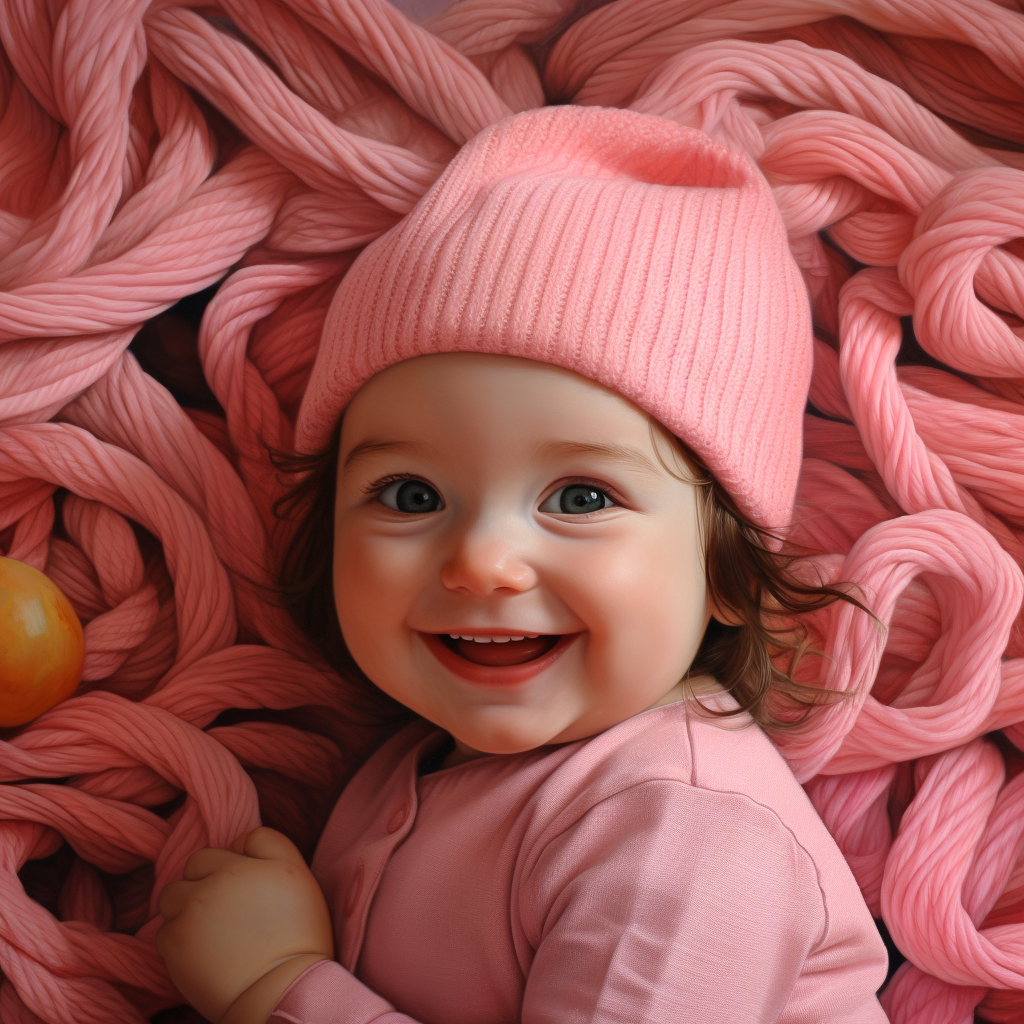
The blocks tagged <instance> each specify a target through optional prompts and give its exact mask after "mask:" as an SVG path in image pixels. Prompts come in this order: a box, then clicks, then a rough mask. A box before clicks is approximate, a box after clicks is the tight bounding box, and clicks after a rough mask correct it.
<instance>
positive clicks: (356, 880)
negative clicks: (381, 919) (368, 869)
mask: <svg viewBox="0 0 1024 1024" xmlns="http://www.w3.org/2000/svg"><path fill="white" fill-rule="evenodd" d="M362 887H363V862H362V861H360V862H359V863H358V864H357V865H356V870H355V874H354V875H353V876H352V881H351V883H350V884H349V887H348V895H347V896H346V897H345V913H346V914H351V913H352V911H353V910H355V908H356V901H357V900H358V899H359V891H360V890H361V889H362Z"/></svg>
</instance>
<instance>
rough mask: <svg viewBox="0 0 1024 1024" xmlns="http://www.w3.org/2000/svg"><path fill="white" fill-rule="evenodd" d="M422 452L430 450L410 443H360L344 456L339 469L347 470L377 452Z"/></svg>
mask: <svg viewBox="0 0 1024 1024" xmlns="http://www.w3.org/2000/svg"><path fill="white" fill-rule="evenodd" d="M424 450H432V449H424V447H423V446H422V445H418V444H413V442H412V441H360V442H359V444H357V445H356V446H355V447H354V448H353V449H352V451H350V452H349V453H348V455H346V456H345V461H344V462H343V463H342V464H341V468H342V469H348V468H349V466H351V465H352V464H353V463H354V462H358V461H359V460H360V459H365V458H368V457H369V456H371V455H376V454H377V453H378V452H408V453H410V454H412V453H414V452H421V451H424Z"/></svg>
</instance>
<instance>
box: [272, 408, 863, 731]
mask: <svg viewBox="0 0 1024 1024" xmlns="http://www.w3.org/2000/svg"><path fill="white" fill-rule="evenodd" d="M651 431H652V442H654V443H655V450H656V451H658V452H659V457H660V449H659V447H658V445H657V443H656V442H655V434H656V433H661V434H662V435H664V436H666V437H670V438H671V439H672V441H673V442H674V443H675V445H676V447H677V449H678V451H679V453H680V454H681V455H682V456H683V459H684V461H685V462H686V463H687V465H688V467H689V468H690V470H691V474H692V475H691V477H689V478H687V477H682V476H680V475H679V474H677V473H676V472H675V471H674V470H673V469H672V468H671V467H669V466H668V465H667V464H666V463H665V462H664V460H663V459H662V464H663V465H664V466H665V469H666V470H667V471H668V472H670V473H672V475H673V476H676V477H677V478H678V479H682V480H686V481H687V482H688V483H694V484H696V485H697V486H698V494H699V498H698V500H699V505H698V508H699V522H700V528H701V539H702V541H703V543H704V551H705V575H706V580H707V588H708V596H709V597H710V598H711V599H713V600H714V601H715V603H716V605H717V606H718V607H719V608H721V609H723V610H725V611H726V612H727V613H728V615H729V617H730V618H735V620H736V621H737V622H738V623H739V625H726V624H724V623H721V622H719V621H717V620H715V619H712V620H711V622H710V623H709V624H708V628H707V631H706V632H705V634H704V638H703V640H702V641H701V645H700V647H699V648H698V650H697V654H696V656H695V658H694V661H693V664H692V665H691V666H690V669H689V671H688V673H687V675H688V676H693V675H698V674H708V675H711V676H713V677H714V678H715V679H716V680H718V682H719V683H720V684H721V685H722V686H724V687H725V689H727V690H728V691H730V692H731V693H732V695H733V697H734V698H735V699H736V701H737V703H738V704H739V707H738V708H735V709H731V710H725V711H714V710H712V709H710V708H707V707H705V706H704V705H701V707H702V712H701V713H703V714H707V715H712V716H714V717H716V718H725V717H731V716H736V715H741V714H743V713H744V712H749V714H750V716H751V718H752V719H753V720H754V721H755V722H757V723H758V724H759V725H761V726H762V727H766V728H772V729H792V728H794V727H796V726H798V725H800V724H801V723H802V722H803V721H804V720H805V719H806V718H807V716H808V715H809V714H810V713H811V712H812V711H813V710H814V708H815V707H817V706H819V705H824V704H832V703H836V702H838V701H842V700H847V699H850V698H852V697H853V696H855V691H851V690H825V689H822V688H820V687H812V686H806V685H804V684H802V683H799V682H797V681H796V679H794V678H793V674H794V673H795V671H796V667H797V665H798V664H799V662H800V660H801V659H802V658H803V657H805V656H806V655H808V654H811V655H822V652H821V651H819V650H817V649H816V648H814V647H813V646H812V645H811V644H810V642H809V640H808V633H807V628H806V626H805V625H804V624H803V623H802V622H801V621H800V620H799V619H798V618H792V616H799V615H800V614H801V613H806V612H811V611H816V610H818V609H821V608H825V607H826V606H828V605H830V604H832V603H834V602H835V601H847V602H849V603H850V604H853V605H855V606H856V607H858V608H860V609H861V610H862V611H864V612H866V613H867V614H868V615H871V617H872V618H873V619H875V621H876V622H878V621H879V620H878V619H877V618H876V617H875V616H874V615H873V614H872V612H871V611H870V610H869V609H867V608H866V607H865V606H864V605H863V604H861V603H860V601H858V600H857V599H856V598H854V597H852V596H850V595H849V594H847V593H846V592H845V591H844V590H842V589H840V585H838V584H837V585H835V586H813V585H809V584H807V583H805V582H802V581H801V580H800V579H799V578H798V577H797V576H796V575H795V574H794V573H793V571H792V569H791V566H792V564H793V562H794V561H796V560H797V559H798V558H799V557H801V556H800V555H799V554H796V553H785V554H784V553H780V552H776V551H774V550H772V549H771V548H770V547H769V543H770V541H771V539H772V536H773V535H772V534H770V533H769V532H768V531H766V530H764V529H762V528H761V527H759V526H758V525H757V524H755V523H754V522H752V521H751V520H750V519H749V518H748V517H747V516H746V515H744V513H743V512H741V511H740V510H739V508H737V506H736V503H735V502H734V501H733V500H732V498H731V497H730V495H729V493H728V492H727V491H726V490H725V489H724V488H723V487H722V485H721V484H720V483H719V482H718V480H716V479H715V477H714V476H713V475H712V474H711V472H710V471H709V470H708V468H707V467H706V466H705V465H704V463H703V462H702V461H701V460H700V458H699V457H698V456H697V455H695V454H694V453H693V452H692V451H690V450H689V448H687V447H686V445H685V444H683V442H682V441H680V440H679V439H678V438H675V437H672V435H670V434H668V433H667V431H665V430H664V428H661V427H660V426H659V425H657V424H656V423H655V421H653V420H652V421H651ZM340 440H341V424H340V422H339V424H338V426H337V427H336V429H335V431H334V433H333V435H332V437H331V440H330V442H329V444H328V445H327V447H326V448H325V449H323V451H321V452H319V453H316V454H313V455H286V454H283V453H280V452H275V453H273V454H272V459H273V462H274V465H275V467H276V468H277V469H278V470H279V471H281V472H283V473H286V474H289V475H292V474H294V475H295V476H296V477H297V479H296V482H295V483H294V484H293V485H292V486H291V487H290V488H289V489H288V491H287V492H286V494H285V495H284V496H283V497H282V498H281V499H279V500H278V501H277V503H276V504H275V506H274V512H275V514H276V515H277V516H278V519H279V521H280V525H281V528H282V529H287V530H289V531H290V536H289V537H288V538H287V540H286V543H285V544H284V557H283V561H282V567H281V583H280V589H281V595H282V598H283V602H284V605H285V607H286V608H287V609H288V611H289V613H290V614H291V616H292V618H293V619H294V620H295V622H296V623H297V624H298V625H299V627H300V628H301V629H302V630H303V631H304V632H305V633H306V635H307V636H309V637H310V639H311V640H312V641H313V642H314V643H315V644H316V646H317V647H318V649H319V650H320V652H321V653H322V654H323V656H324V657H325V658H326V659H327V661H328V662H329V663H330V664H331V665H332V666H334V667H335V668H336V669H337V670H338V671H339V672H340V673H342V675H344V676H345V677H346V678H348V679H351V680H352V681H353V682H354V683H355V684H356V685H357V687H358V689H359V691H360V693H359V696H360V697H361V698H362V699H363V702H364V705H363V707H362V710H364V712H365V713H367V714H368V715H369V716H371V717H373V718H375V719H376V720H378V721H380V722H387V723H390V722H399V721H402V720H406V719H411V718H414V717H415V715H414V713H413V712H411V711H409V710H408V709H407V708H405V707H404V706H403V705H402V704H400V703H399V702H398V701H396V700H394V699H393V698H391V697H389V696H388V695H387V694H385V693H384V692H383V691H382V690H379V689H378V688H377V687H376V686H374V685H373V683H372V681H371V680H369V679H368V678H367V677H366V676H365V675H364V674H363V673H362V671H361V670H360V669H359V667H358V666H357V665H356V663H355V661H354V660H353V658H352V656H351V654H349V651H348V648H347V647H346V645H345V641H344V638H343V637H342V635H341V628H340V626H339V625H338V616H337V612H336V610H335V605H334V587H333V569H332V561H333V551H334V499H335V485H336V480H335V476H336V472H337V464H338V454H339V447H340ZM776 621H781V623H782V624H780V625H773V622H776ZM780 660H781V661H783V662H785V663H786V667H785V669H783V668H780V667H779V666H778V664H777V662H778V661H780ZM697 703H700V702H699V700H698V701H697Z"/></svg>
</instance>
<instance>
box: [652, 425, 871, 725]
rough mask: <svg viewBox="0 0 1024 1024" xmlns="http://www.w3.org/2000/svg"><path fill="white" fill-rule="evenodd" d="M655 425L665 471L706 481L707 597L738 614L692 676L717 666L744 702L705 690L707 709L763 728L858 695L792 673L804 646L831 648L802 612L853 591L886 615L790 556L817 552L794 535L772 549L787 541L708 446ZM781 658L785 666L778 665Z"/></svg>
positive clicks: (711, 630)
mask: <svg viewBox="0 0 1024 1024" xmlns="http://www.w3.org/2000/svg"><path fill="white" fill-rule="evenodd" d="M650 425H651V442H652V444H653V445H654V448H655V451H656V452H657V453H658V457H659V459H660V460H661V463H662V465H663V466H664V468H665V469H666V471H667V472H669V473H671V474H672V475H673V476H675V477H676V478H677V479H680V480H685V481H686V482H687V483H693V484H696V485H697V487H698V522H699V524H700V529H701V539H702V541H703V545H704V574H705V579H706V582H707V589H708V597H709V599H710V600H712V601H713V602H714V603H715V604H716V605H717V606H718V608H719V609H721V610H722V611H724V612H725V613H726V614H727V615H728V617H729V618H730V619H733V620H735V622H736V623H737V624H735V625H733V624H726V623H723V622H720V621H718V620H717V619H714V618H712V619H711V621H710V622H709V623H708V628H707V630H706V631H705V633H704V638H703V639H702V641H701V645H700V647H699V648H698V649H697V654H696V655H695V656H694V660H693V664H692V665H691V666H690V668H689V670H688V671H687V676H695V675H701V674H707V675H710V676H713V677H714V678H715V679H716V680H717V681H718V682H719V683H720V684H721V685H722V686H723V687H725V689H726V690H728V691H729V692H730V693H731V694H732V696H733V697H734V698H735V700H736V701H737V703H738V704H739V707H737V708H734V709H731V710H726V711H715V710H712V709H711V708H708V707H706V706H705V705H703V704H700V701H699V700H697V701H696V703H697V704H700V706H701V709H702V710H701V712H700V713H702V714H707V715H711V716H713V717H715V718H729V717H732V716H736V715H741V714H743V713H744V712H749V714H750V716H751V718H753V720H754V721H755V722H757V723H758V725H760V726H762V727H764V728H769V729H776V730H787V729H794V728H796V727H797V726H799V725H801V724H802V723H803V722H805V721H806V719H807V717H808V716H809V715H810V714H811V712H812V711H813V710H814V709H815V708H816V707H818V706H821V705H827V704H835V703H839V702H841V701H844V700H850V699H851V698H853V697H855V696H856V695H857V691H856V690H826V689H823V688H822V687H819V686H806V685H805V684H803V683H799V682H797V680H796V679H795V678H794V674H795V672H796V669H797V666H798V665H799V663H800V661H801V660H802V659H803V658H804V657H805V656H807V655H812V656H820V657H825V656H826V655H825V654H824V652H823V651H821V650H819V649H818V648H816V647H814V646H813V645H812V644H811V643H810V640H809V637H808V631H807V626H806V624H805V623H804V622H803V621H801V620H800V619H799V618H798V616H800V615H802V614H805V613H807V612H812V611H818V610H820V609H822V608H826V607H828V606H829V605H831V604H834V603H835V602H836V601H846V602H848V603H849V604H852V605H854V606H855V607H857V608H859V609H861V611H863V612H865V613H866V614H867V615H870V616H871V618H872V619H873V620H874V621H875V622H876V623H877V624H878V625H879V626H880V627H883V624H882V622H881V620H880V619H879V618H878V617H877V616H876V615H875V614H874V613H873V612H872V611H871V610H870V609H869V608H867V607H865V606H864V605H863V604H861V602H860V601H858V600H857V599H856V598H855V597H853V596H851V595H850V594H848V593H847V592H846V591H845V590H843V589H841V588H842V587H843V586H846V584H841V583H837V584H835V585H833V586H822V585H811V584H808V583H805V582H803V581H802V580H801V579H800V578H799V577H798V576H797V575H796V574H795V573H794V572H793V569H792V566H793V563H794V562H796V561H797V560H799V559H800V558H802V557H804V556H805V555H807V554H810V553H811V552H808V551H803V550H796V549H795V548H794V545H792V543H790V544H789V547H790V550H789V551H776V550H774V549H773V548H772V547H771V546H770V544H771V541H772V540H776V541H780V542H781V541H782V538H781V537H780V536H778V535H777V534H773V533H771V532H770V531H768V530H765V529H764V528H763V527H761V526H758V525H757V524H756V523H755V522H753V521H752V520H751V519H750V518H749V517H748V516H747V515H745V514H744V513H743V512H742V511H740V509H739V507H738V506H737V505H736V502H735V501H733V499H732V496H731V495H730V494H729V492H728V491H727V490H726V489H725V488H724V487H723V486H722V485H721V483H719V481H718V480H717V479H716V478H715V476H714V475H713V474H712V473H711V471H710V470H709V469H708V468H707V466H706V465H705V463H704V462H703V460H702V459H701V458H700V456H698V455H697V454H696V453H695V452H693V451H691V450H690V448H688V447H687V446H686V444H684V443H683V442H682V441H681V440H680V439H679V438H678V437H675V436H673V435H672V434H670V433H669V432H668V431H666V430H665V429H664V428H663V427H661V426H660V425H659V424H658V423H657V422H656V421H655V420H653V419H651V420H650ZM658 434H661V435H662V436H664V437H666V438H669V439H670V440H671V443H672V444H673V445H674V446H675V448H676V449H677V451H678V452H679V454H680V455H681V456H682V457H683V461H684V462H685V463H686V465H687V468H688V469H689V471H690V475H689V476H688V477H684V476H681V475H680V474H678V473H676V472H675V470H674V469H673V468H672V467H671V466H669V465H668V464H667V463H666V462H665V461H664V459H662V458H661V452H660V449H659V447H658V444H657V435H658ZM773 623H779V624H777V625H773ZM883 628H884V627H883ZM779 661H781V662H783V663H784V664H785V668H780V667H779V665H778V664H777V662H779Z"/></svg>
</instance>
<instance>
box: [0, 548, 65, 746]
mask: <svg viewBox="0 0 1024 1024" xmlns="http://www.w3.org/2000/svg"><path fill="white" fill-rule="evenodd" d="M84 657H85V638H84V636H83V635H82V624H81V623H80V622H79V621H78V616H77V615H76V614H75V610H74V608H72V607H71V602H70V601H69V600H68V599H67V598H66V597H65V596H64V594H63V593H62V592H61V591H60V589H59V588H58V587H57V586H56V585H55V584H54V583H53V582H52V581H51V580H50V578H49V577H48V576H46V575H45V574H43V573H41V572H39V571H38V570H37V569H33V568H32V566H30V565H25V563H24V562H18V561H16V560H15V559H13V558H2V557H0V726H12V725H24V724H25V723H26V722H31V721H32V719H33V718H38V717H39V715H41V714H42V713H43V712H44V711H47V710H49V709H50V708H52V707H53V705H54V704H57V703H59V702H60V701H62V700H64V698H65V697H70V696H71V694H73V693H74V692H75V690H76V689H77V688H78V684H79V682H80V680H81V678H82V662H83V659H84Z"/></svg>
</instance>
